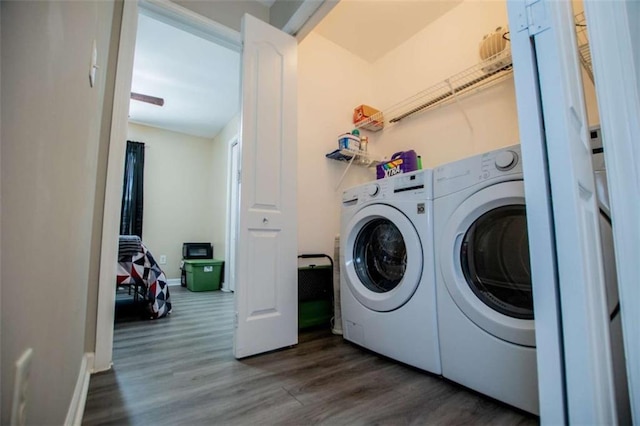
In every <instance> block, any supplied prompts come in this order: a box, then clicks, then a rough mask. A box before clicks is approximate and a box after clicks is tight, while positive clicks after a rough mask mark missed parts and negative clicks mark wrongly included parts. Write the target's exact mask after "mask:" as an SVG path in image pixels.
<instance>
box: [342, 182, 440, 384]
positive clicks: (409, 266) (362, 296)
mask: <svg viewBox="0 0 640 426" xmlns="http://www.w3.org/2000/svg"><path fill="white" fill-rule="evenodd" d="M432 178H433V175H432V171H431V170H420V171H416V172H411V173H404V174H400V175H397V176H394V177H391V178H386V179H381V180H378V181H375V182H372V183H368V184H365V185H362V186H358V187H355V188H351V189H349V190H346V191H345V192H344V194H343V198H342V217H341V220H342V223H341V234H340V235H341V242H340V245H341V250H340V257H341V259H340V268H341V271H340V287H341V288H340V299H341V307H342V323H343V333H344V334H343V335H344V338H345V339H346V340H349V341H351V342H353V343H355V344H357V345H360V346H362V347H364V348H367V349H369V350H371V351H374V352H376V353H378V354H381V355H385V356H387V357H389V358H393V359H395V360H397V361H400V362H403V363H405V364H409V365H411V366H414V367H417V368H419V369H422V370H425V371H429V372H432V373H435V374H440V372H441V368H440V352H439V348H438V327H437V316H436V291H435V283H434V271H433V238H432V236H433V235H432V232H433V231H432V229H433V228H432V214H433V210H432V189H433V186H432V183H433V181H432Z"/></svg>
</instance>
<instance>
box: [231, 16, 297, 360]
mask: <svg viewBox="0 0 640 426" xmlns="http://www.w3.org/2000/svg"><path fill="white" fill-rule="evenodd" d="M242 32H243V52H242V123H241V126H240V127H241V133H240V186H239V195H240V213H239V216H238V244H237V248H236V266H235V271H236V273H235V278H236V284H235V285H236V329H235V336H234V355H235V356H236V358H242V357H246V356H250V355H254V354H258V353H261V352H266V351H270V350H274V349H278V348H282V347H285V346H290V345H294V344H296V343H297V342H298V302H297V300H298V298H297V294H298V292H297V208H296V173H297V172H296V171H297V167H296V159H297V153H296V144H297V140H296V125H297V122H296V121H297V117H296V108H297V93H296V86H297V80H296V69H297V42H296V39H295V38H293V37H291V36H289V35H287V34H285V33H283V32H282V31H280V30H277V29H276V28H274V27H271V26H270V25H268V24H266V23H264V22H262V21H259V20H258V19H256V18H254V17H252V16H250V15H245V16H244V18H243V24H242Z"/></svg>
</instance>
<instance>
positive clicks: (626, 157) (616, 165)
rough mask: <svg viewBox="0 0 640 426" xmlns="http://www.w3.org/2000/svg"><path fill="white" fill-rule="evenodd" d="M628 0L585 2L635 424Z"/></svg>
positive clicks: (634, 197)
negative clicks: (624, 0)
mask: <svg viewBox="0 0 640 426" xmlns="http://www.w3.org/2000/svg"><path fill="white" fill-rule="evenodd" d="M632 3H633V2H601V1H596V0H586V1H585V4H584V6H585V15H586V18H587V26H588V29H589V41H590V47H591V57H592V60H593V71H594V73H593V74H594V77H595V86H596V96H597V100H598V110H599V113H600V123H601V127H602V134H603V146H604V149H605V162H606V167H607V179H608V184H609V194H610V203H611V213H612V214H611V216H612V217H611V219H612V222H613V236H614V244H615V251H616V268H617V273H618V290H619V295H620V314H621V317H622V329H623V336H624V346H625V357H626V361H627V379H628V384H629V398H630V402H631V410H632V418H633V423H639V422H640V310H639V309H638V306H640V286H638V277H639V276H640V262H638V253H639V252H640V221H639V220H638V218H639V217H640V201H639V199H638V193H640V166H639V165H640V145H639V143H638V142H639V141H640V87H639V86H640V83H639V82H638V79H639V78H640V70H638V69H637V68H636V67H637V66H638V63H640V61H638V62H635V63H634V61H633V58H634V55H638V49H639V48H640V41H639V40H637V39H636V40H634V38H633V36H632V30H633V29H632V28H631V26H630V24H631V23H632V22H635V23H636V25H638V23H637V18H634V17H633V16H630V13H629V8H630V7H632V6H633V7H636V8H637V7H638V6H637V4H636V5H632ZM635 12H636V14H637V12H638V9H635ZM634 43H635V46H634ZM612 46H615V48H612ZM636 60H638V58H637V57H636Z"/></svg>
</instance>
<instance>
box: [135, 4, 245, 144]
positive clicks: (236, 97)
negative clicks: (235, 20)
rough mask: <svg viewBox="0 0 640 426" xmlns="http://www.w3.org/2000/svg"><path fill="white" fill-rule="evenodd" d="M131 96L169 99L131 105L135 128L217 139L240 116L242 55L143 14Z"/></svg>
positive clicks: (137, 39)
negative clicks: (141, 127) (230, 121)
mask: <svg viewBox="0 0 640 426" xmlns="http://www.w3.org/2000/svg"><path fill="white" fill-rule="evenodd" d="M131 91H132V92H136V93H142V94H144V95H150V96H155V97H159V98H163V99H164V106H162V107H160V106H156V105H151V104H148V103H144V102H140V101H134V100H132V101H131V103H130V111H129V120H130V121H131V122H134V123H140V124H146V125H148V126H153V127H159V128H162V129H167V130H172V131H176V132H180V133H186V134H189V135H194V136H200V137H205V138H213V137H214V136H215V135H217V134H218V132H219V131H220V130H221V129H222V128H223V127H224V126H225V125H226V124H227V123H228V122H229V120H231V118H232V117H233V116H234V115H235V114H237V113H238V111H239V105H240V54H239V53H238V52H235V51H232V50H230V49H227V48H225V47H222V46H219V45H217V44H215V43H213V42H211V41H208V40H205V39H203V38H200V37H198V36H195V35H193V34H190V33H188V32H186V31H183V30H181V29H178V28H175V27H173V26H171V25H168V24H165V23H163V22H160V21H157V20H155V19H153V18H151V17H149V16H146V15H143V14H140V15H139V18H138V34H137V38H136V50H135V60H134V66H133V80H132V84H131Z"/></svg>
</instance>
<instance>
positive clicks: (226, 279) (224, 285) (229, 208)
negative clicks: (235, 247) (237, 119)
mask: <svg viewBox="0 0 640 426" xmlns="http://www.w3.org/2000/svg"><path fill="white" fill-rule="evenodd" d="M238 143H240V134H239V133H236V134H235V135H234V136H233V137H232V138H231V139H229V140H228V141H227V164H228V165H229V173H227V218H226V224H225V237H224V238H225V249H224V252H225V253H224V259H225V262H224V282H223V283H222V288H221V290H222V291H229V292H230V291H231V289H230V288H229V282H230V280H229V277H230V276H231V275H229V274H230V273H231V269H230V268H231V262H229V260H230V259H231V232H232V231H231V215H232V214H233V206H232V205H231V193H232V191H233V185H234V182H235V178H234V176H232V174H233V170H234V167H233V164H232V162H233V147H234V146H235V145H237V144H238ZM236 211H237V209H236Z"/></svg>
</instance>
